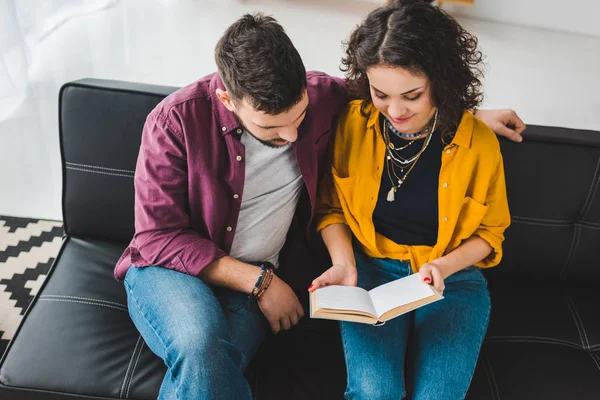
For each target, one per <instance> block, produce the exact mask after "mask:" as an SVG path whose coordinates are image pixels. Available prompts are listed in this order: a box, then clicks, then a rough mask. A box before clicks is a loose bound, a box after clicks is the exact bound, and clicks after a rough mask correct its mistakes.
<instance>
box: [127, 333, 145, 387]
mask: <svg viewBox="0 0 600 400" xmlns="http://www.w3.org/2000/svg"><path fill="white" fill-rule="evenodd" d="M142 350H144V341H143V340H142V345H141V346H140V351H139V352H138V354H137V357H136V358H135V362H134V363H133V369H132V370H131V376H130V377H129V382H128V383H127V392H125V398H126V399H128V398H129V390H130V389H131V382H133V375H134V374H135V369H136V368H137V365H138V361H140V356H141V355H142Z"/></svg>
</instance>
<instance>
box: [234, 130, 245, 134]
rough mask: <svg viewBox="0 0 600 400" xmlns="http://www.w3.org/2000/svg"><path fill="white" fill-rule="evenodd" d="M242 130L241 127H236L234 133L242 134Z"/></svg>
mask: <svg viewBox="0 0 600 400" xmlns="http://www.w3.org/2000/svg"><path fill="white" fill-rule="evenodd" d="M242 132H244V131H243V130H241V129H236V130H235V133H237V134H238V135H241V134H242Z"/></svg>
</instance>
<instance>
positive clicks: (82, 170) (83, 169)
mask: <svg viewBox="0 0 600 400" xmlns="http://www.w3.org/2000/svg"><path fill="white" fill-rule="evenodd" d="M66 168H67V169H69V170H73V171H81V172H89V173H92V174H98V175H110V176H121V177H124V178H133V175H125V174H115V173H113V172H104V171H94V170H92V169H85V168H75V167H69V166H67V167H66Z"/></svg>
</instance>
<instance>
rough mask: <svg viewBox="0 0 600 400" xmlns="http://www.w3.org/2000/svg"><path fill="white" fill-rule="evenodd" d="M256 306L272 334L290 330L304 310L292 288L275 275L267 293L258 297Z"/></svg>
mask: <svg viewBox="0 0 600 400" xmlns="http://www.w3.org/2000/svg"><path fill="white" fill-rule="evenodd" d="M258 306H259V307H260V310H261V311H262V313H263V314H264V316H265V317H266V318H267V320H268V321H269V325H271V330H272V331H273V333H278V332H279V331H281V330H288V329H290V328H291V327H292V326H294V325H296V324H297V323H298V321H299V320H300V318H302V317H303V316H304V310H303V309H302V306H301V305H300V302H299V301H298V297H296V294H295V293H294V291H293V290H292V288H290V287H289V286H288V284H287V283H285V282H284V281H282V280H281V279H279V278H278V277H277V276H276V275H274V276H273V281H272V282H271V284H270V285H269V288H268V289H267V291H266V292H264V293H263V295H262V296H260V297H259V299H258Z"/></svg>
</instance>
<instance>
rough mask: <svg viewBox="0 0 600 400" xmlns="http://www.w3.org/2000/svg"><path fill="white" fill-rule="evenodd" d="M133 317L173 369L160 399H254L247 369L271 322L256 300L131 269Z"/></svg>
mask: <svg viewBox="0 0 600 400" xmlns="http://www.w3.org/2000/svg"><path fill="white" fill-rule="evenodd" d="M125 288H126V290H127V303H128V307H129V315H130V316H131V319H132V320H133V323H134V324H135V326H136V327H137V329H138V330H139V331H140V333H141V335H142V337H143V338H144V340H145V341H146V344H147V345H148V347H149V348H150V350H152V351H153V352H154V353H155V354H156V355H157V356H159V357H160V358H162V359H163V360H164V362H165V364H166V366H167V368H168V370H167V373H166V375H165V378H164V379H163V383H162V386H161V388H160V394H159V399H169V400H170V399H185V400H187V399H236V400H238V399H252V393H251V391H250V387H249V385H248V382H247V381H246V379H245V378H244V370H245V368H246V366H247V365H248V362H249V361H250V360H251V359H252V357H253V356H254V354H255V353H256V351H257V349H258V346H259V345H260V343H261V342H262V340H263V339H264V337H265V335H266V333H267V329H268V322H267V320H266V319H265V317H264V316H263V315H262V313H261V311H260V309H259V308H258V305H257V304H256V302H255V301H254V300H249V299H248V296H247V295H245V294H243V293H239V292H234V291H231V290H227V289H223V288H214V287H211V286H210V285H209V284H207V283H206V282H204V281H202V280H201V279H199V278H196V277H193V276H189V275H185V274H182V273H179V272H176V271H173V270H169V269H166V268H162V267H143V268H135V267H131V268H129V270H128V271H127V275H126V277H125Z"/></svg>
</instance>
